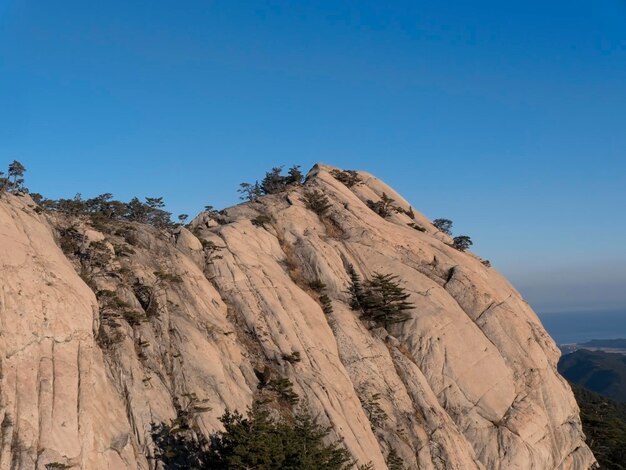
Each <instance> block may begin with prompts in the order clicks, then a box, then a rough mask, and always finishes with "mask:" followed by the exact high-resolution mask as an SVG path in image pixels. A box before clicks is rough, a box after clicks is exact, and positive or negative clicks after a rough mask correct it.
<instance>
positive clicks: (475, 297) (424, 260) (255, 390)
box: [0, 165, 595, 470]
mask: <svg viewBox="0 0 626 470" xmlns="http://www.w3.org/2000/svg"><path fill="white" fill-rule="evenodd" d="M329 170H331V168H330V167H326V166H323V165H316V166H315V167H314V168H313V170H311V172H310V173H309V175H308V177H307V180H306V183H305V186H304V187H300V186H298V187H293V188H291V189H289V190H288V191H286V192H284V193H281V194H277V195H272V196H266V197H263V198H261V199H260V200H258V201H256V202H251V203H246V204H242V205H239V206H236V207H233V208H230V209H227V210H226V212H225V213H224V214H221V215H219V216H216V215H214V214H212V215H211V214H201V215H199V216H198V217H197V218H196V219H195V220H194V221H193V222H192V224H191V226H190V229H191V230H187V229H179V230H178V231H177V233H175V234H174V235H169V234H165V233H163V232H160V231H158V230H157V229H155V228H153V227H149V226H143V225H139V224H128V223H119V222H115V223H114V222H112V223H111V226H110V227H99V228H100V230H94V229H93V227H89V226H88V224H87V222H86V221H82V220H71V219H68V218H67V217H65V216H61V215H59V214H48V215H46V214H37V213H36V212H35V211H34V210H33V206H32V202H31V201H30V200H29V199H28V198H27V197H15V196H11V195H6V196H5V197H4V198H3V199H2V200H0V371H1V376H0V380H1V381H0V421H1V422H2V426H1V428H0V432H1V437H2V439H1V444H0V445H1V447H0V469H5V468H7V469H8V468H24V469H31V468H45V464H49V463H52V462H58V463H64V464H68V465H75V466H76V467H79V468H98V469H100V468H111V469H120V468H133V469H134V468H150V467H151V466H153V465H154V461H153V460H151V459H150V455H151V454H152V450H151V449H152V443H151V439H150V429H151V423H160V422H169V421H170V420H171V419H173V418H174V417H175V408H174V403H175V402H180V403H184V402H185V400H189V396H190V394H192V393H195V394H196V396H197V397H199V398H206V399H208V400H209V403H210V405H211V407H212V409H211V410H210V411H208V412H205V413H202V414H200V415H199V417H198V420H199V424H200V427H201V429H202V430H203V431H204V432H205V433H207V434H208V433H210V432H212V431H214V430H216V429H219V428H220V423H219V420H218V418H219V416H220V415H221V414H222V413H223V412H224V410H225V409H226V408H229V409H239V410H242V411H243V410H245V408H246V407H247V406H248V405H250V404H251V402H252V400H253V399H254V398H255V397H256V396H257V395H258V394H259V393H261V392H260V391H259V387H258V385H259V374H258V372H259V371H262V370H263V369H264V368H268V369H267V370H270V371H271V373H272V374H273V376H275V377H285V378H288V379H289V380H290V381H291V382H292V383H293V391H294V392H296V393H297V394H298V395H299V397H300V399H301V400H305V401H307V402H308V403H309V405H310V406H311V408H312V410H313V411H314V412H315V413H316V414H317V415H318V417H319V419H320V420H322V421H323V422H326V423H328V424H330V425H331V426H332V427H333V430H334V433H335V435H336V436H340V437H342V438H343V439H344V443H345V446H346V448H347V449H348V450H349V451H350V452H351V453H352V454H353V456H354V457H355V458H356V459H358V461H359V462H361V463H365V462H369V461H371V462H372V463H373V465H374V467H375V468H376V469H385V468H386V465H385V456H386V455H387V454H388V453H389V451H390V449H391V448H393V449H394V450H395V451H396V452H397V454H398V455H400V456H401V457H402V458H403V459H404V462H405V466H406V467H407V468H420V469H421V468H424V469H428V468H435V469H463V470H465V469H472V468H479V469H483V468H484V469H515V468H519V469H531V468H536V469H556V468H563V469H569V468H576V469H586V468H590V467H592V466H593V465H594V462H595V460H594V458H593V455H592V453H591V451H590V450H589V449H588V448H587V446H586V445H585V443H584V437H583V435H582V431H581V425H580V419H579V416H578V408H577V406H576V403H575V401H574V398H573V395H572V393H571V390H570V388H569V387H568V385H567V383H566V382H565V381H564V380H563V379H562V378H561V377H560V376H559V375H558V373H557V372H556V362H557V360H558V357H559V352H558V350H557V348H556V347H555V345H554V342H553V341H552V339H551V338H550V337H549V336H548V335H547V334H546V332H545V331H544V329H543V327H542V326H541V324H540V322H539V320H538V319H537V316H536V315H535V313H534V312H533V311H532V310H531V309H530V307H529V306H528V305H527V304H526V302H524V300H523V299H522V298H521V297H520V295H519V294H518V293H517V292H516V291H515V289H513V287H511V285H510V284H509V283H508V282H507V281H506V280H505V279H503V278H502V277H501V276H500V275H499V274H498V273H497V272H496V271H495V270H494V269H491V268H488V267H486V266H484V265H483V264H482V263H481V260H480V259H479V258H477V257H475V256H474V255H472V254H471V253H468V252H465V253H463V252H459V251H457V250H455V249H453V248H451V247H450V246H449V244H450V242H451V240H450V239H449V237H448V236H447V235H445V234H442V233H439V232H438V231H437V229H436V228H435V227H434V226H432V225H431V223H430V222H429V221H428V220H427V219H426V218H425V217H423V216H421V215H420V214H418V213H415V214H414V218H410V217H409V216H408V215H407V214H406V213H404V211H402V212H395V211H394V212H393V213H392V214H391V215H390V216H389V217H388V218H386V219H384V218H382V217H380V216H379V215H378V214H376V213H375V212H373V211H372V210H371V209H370V208H369V207H368V206H367V204H366V201H367V200H373V201H378V200H379V199H380V198H381V196H382V194H383V192H384V193H386V194H387V195H388V196H389V197H391V198H393V199H395V204H396V206H398V207H400V208H402V209H404V210H405V211H406V212H408V209H409V204H408V203H407V202H406V201H404V199H402V197H401V196H400V195H398V194H396V193H395V192H394V191H393V190H392V189H391V188H389V187H387V186H386V185H385V184H383V183H382V182H380V181H379V180H377V179H376V178H374V177H373V176H371V175H368V174H366V173H360V176H361V178H362V180H363V183H362V184H358V185H355V186H352V187H350V188H348V187H347V186H345V185H344V184H342V183H341V182H339V181H338V180H337V179H335V178H334V177H333V176H332V175H331V173H330V172H329ZM305 189H318V190H320V191H322V192H323V193H324V194H325V195H326V196H327V197H328V198H329V200H330V203H331V204H332V207H331V208H330V209H329V210H328V211H327V213H326V214H325V215H324V216H323V217H320V216H318V215H316V214H315V213H314V212H312V211H311V210H309V209H307V207H306V205H305V203H304V202H303V199H302V195H303V191H304V190H305ZM259 215H264V216H266V217H267V218H266V220H270V222H266V223H264V224H263V225H264V227H263V226H259V225H255V224H253V223H252V222H251V221H252V220H253V219H255V218H256V217H258V216H259ZM217 218H218V219H219V220H216V219H217ZM408 224H416V225H417V226H418V227H420V228H421V230H416V229H415V228H414V227H411V226H409V225H408ZM69 226H73V228H74V230H75V232H77V233H78V234H80V239H79V240H78V241H77V243H78V245H79V249H78V251H80V246H82V247H85V246H96V245H89V243H90V242H96V243H97V246H98V249H99V250H101V251H104V252H105V254H106V256H104V258H102V259H101V260H100V261H99V262H98V263H97V264H96V263H95V261H94V260H92V259H91V258H89V259H88V260H87V261H86V260H85V259H84V258H83V259H82V262H80V263H79V260H78V259H77V257H76V256H74V255H73V254H72V250H67V249H66V251H68V252H70V255H69V257H66V256H65V255H64V253H63V252H62V251H61V249H60V248H59V247H58V245H57V242H58V240H56V241H55V237H56V238H58V234H59V233H62V231H63V229H66V228H68V227H69ZM422 230H423V231H422ZM94 259H95V258H94ZM348 265H352V266H354V268H355V270H356V271H357V273H359V274H360V276H361V277H362V278H366V279H367V278H368V277H369V276H370V275H371V274H372V273H373V272H375V271H378V272H382V273H393V274H396V275H398V276H399V279H401V283H402V286H403V287H404V288H406V290H407V291H408V292H410V294H411V298H410V301H411V302H412V303H413V304H415V308H414V309H413V310H412V311H410V319H409V320H408V321H405V322H403V323H398V324H394V325H392V326H390V327H389V328H388V331H387V330H385V329H383V328H380V327H379V328H376V327H374V326H373V325H371V324H367V323H366V322H363V321H362V320H361V319H360V318H359V316H358V314H357V313H356V312H354V311H352V310H351V309H350V307H349V298H348V295H347V294H346V290H347V288H348V285H349V278H348V275H347V274H346V267H347V266H348ZM79 274H81V275H82V278H81V276H80V275H79ZM84 280H86V281H87V282H88V283H89V284H90V286H88V285H87V284H86V283H85V282H84ZM316 282H322V283H324V284H325V286H326V288H325V293H326V294H327V295H328V297H329V298H330V300H331V304H332V312H328V313H324V312H323V310H322V306H321V303H320V299H319V297H320V295H319V293H318V292H316V291H315V290H314V289H312V288H310V287H309V285H310V284H311V283H316ZM94 292H98V293H99V295H98V298H99V303H98V300H96V296H95V295H94ZM111 293H115V300H116V301H117V305H118V311H117V312H115V313H114V314H112V313H111V309H112V307H110V306H108V307H107V305H108V304H107V305H104V304H105V303H106V302H108V301H107V300H106V298H107V297H106V296H107V295H108V296H109V297H111V295H112V294H111ZM105 294H106V295H105ZM120 305H121V307H120ZM107 309H109V310H107ZM293 352H299V353H300V360H299V361H293V360H291V361H290V360H286V359H285V357H284V356H286V355H290V354H292V353H293ZM279 401H280V398H277V402H279ZM280 406H286V405H285V404H284V403H283V404H281V405H280ZM381 416H382V418H381Z"/></svg>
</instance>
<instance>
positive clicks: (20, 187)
mask: <svg viewBox="0 0 626 470" xmlns="http://www.w3.org/2000/svg"><path fill="white" fill-rule="evenodd" d="M25 172H26V168H25V167H24V165H22V164H21V163H20V162H18V161H17V160H13V162H11V163H10V164H9V171H8V178H7V179H8V180H9V188H8V189H10V190H11V191H24V190H25V188H24V173H25Z"/></svg>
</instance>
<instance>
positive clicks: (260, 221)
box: [250, 214, 272, 229]
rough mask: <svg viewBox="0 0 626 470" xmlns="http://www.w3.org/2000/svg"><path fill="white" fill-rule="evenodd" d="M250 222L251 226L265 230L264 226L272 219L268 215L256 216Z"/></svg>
mask: <svg viewBox="0 0 626 470" xmlns="http://www.w3.org/2000/svg"><path fill="white" fill-rule="evenodd" d="M250 222H252V225H254V226H256V227H261V228H264V229H267V227H266V226H265V224H270V223H271V222H272V219H271V217H270V216H268V215H265V214H260V215H257V216H256V217H255V218H254V219H252V220H251V221H250Z"/></svg>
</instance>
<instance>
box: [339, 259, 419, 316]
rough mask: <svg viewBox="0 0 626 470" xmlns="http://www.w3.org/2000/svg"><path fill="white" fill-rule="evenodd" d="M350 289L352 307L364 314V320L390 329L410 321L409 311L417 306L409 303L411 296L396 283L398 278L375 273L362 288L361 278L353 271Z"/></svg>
mask: <svg viewBox="0 0 626 470" xmlns="http://www.w3.org/2000/svg"><path fill="white" fill-rule="evenodd" d="M348 274H349V275H350V278H351V281H352V283H351V285H350V287H349V290H348V292H349V294H350V296H351V298H350V306H351V307H352V308H353V309H354V310H358V311H360V312H361V313H362V315H363V318H364V319H366V320H370V321H373V322H375V323H376V324H378V325H380V326H384V327H385V328H388V327H389V326H390V325H392V324H394V323H401V322H403V321H406V320H408V319H409V315H408V314H407V313H406V312H407V310H412V309H413V308H414V307H415V306H414V305H413V304H412V303H410V302H409V301H408V299H409V297H410V294H409V293H408V292H406V289H404V288H403V287H401V286H400V284H399V283H398V282H397V281H396V279H398V276H394V275H392V274H381V273H377V272H375V273H374V274H373V275H372V278H371V279H370V280H368V281H367V282H366V283H365V284H364V285H363V286H361V283H360V278H359V276H358V275H357V274H356V272H354V269H352V273H350V271H348Z"/></svg>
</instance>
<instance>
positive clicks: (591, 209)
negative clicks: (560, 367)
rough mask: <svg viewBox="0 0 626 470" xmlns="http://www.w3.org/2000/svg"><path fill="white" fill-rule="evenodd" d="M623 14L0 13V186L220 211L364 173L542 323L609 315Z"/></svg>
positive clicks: (237, 9) (617, 237)
mask: <svg viewBox="0 0 626 470" xmlns="http://www.w3.org/2000/svg"><path fill="white" fill-rule="evenodd" d="M625 127H626V2H624V1H597V2H580V1H573V2H572V1H569V2H566V1H560V0H556V1H553V2H539V1H533V0H529V1H525V2H496V1H478V2H458V1H456V2H454V1H452V2H421V1H411V2H408V1H407V2H401V1H387V2H381V1H367V0H361V1H323V0H318V1H306V0H302V1H298V2H286V1H265V2H260V1H259V2H256V1H248V2H237V1H232V0H231V1H208V0H205V1H192V0H189V1H185V2H180V1H179V2H173V1H161V0H153V1H151V2H128V1H125V2H122V1H116V0H110V1H107V2H85V1H72V0H68V1H62V2H50V1H37V0H30V1H28V2H26V1H7V0H0V164H3V163H2V162H3V161H6V162H8V161H10V160H12V159H14V158H16V159H18V160H21V161H22V162H23V163H24V164H25V165H26V166H27V168H28V175H27V176H28V178H27V182H28V185H29V187H30V188H31V189H32V190H35V191H38V192H41V193H44V194H45V195H47V196H50V197H60V196H64V197H68V196H72V195H73V194H75V193H76V192H82V193H83V194H84V195H85V196H92V195H95V194H98V193H102V192H113V193H115V194H116V195H117V196H118V197H120V198H130V197H131V196H134V195H139V196H145V195H161V196H164V197H165V199H166V201H167V202H168V207H169V209H170V210H171V211H172V212H174V213H181V212H186V213H190V214H194V213H196V212H198V211H199V210H201V208H202V207H203V206H204V205H205V204H213V205H215V206H218V207H224V206H227V205H230V204H233V203H235V202H236V201H237V194H236V188H237V185H238V183H239V182H241V181H251V180H254V179H256V178H259V177H261V176H262V175H263V173H264V171H265V170H267V169H268V168H269V167H271V166H275V165H281V164H284V165H287V166H289V165H291V164H293V163H299V164H301V165H302V166H303V167H305V168H308V167H310V166H311V165H312V164H313V163H314V162H316V161H323V162H326V163H331V164H335V165H338V166H342V167H345V168H355V169H364V170H368V171H370V172H372V173H374V174H376V175H377V176H379V177H380V178H382V179H384V180H385V181H386V182H388V183H389V184H391V185H392V186H394V187H395V188H396V189H398V190H399V191H400V192H401V193H402V194H404V195H405V197H406V198H407V199H408V200H410V201H411V202H412V203H413V204H414V206H415V207H416V208H417V209H418V210H420V211H421V212H423V213H424V214H426V215H427V216H429V217H431V218H435V217H449V218H451V219H453V220H454V221H455V228H456V230H457V231H458V232H462V233H467V234H469V235H471V236H472V238H473V239H474V241H475V246H474V248H475V251H476V252H477V253H479V254H480V255H481V256H484V257H486V258H489V259H491V260H492V262H493V264H494V265H495V267H496V268H497V269H499V270H500V271H501V272H503V273H504V274H505V275H507V276H508V277H509V278H510V279H511V280H512V282H513V283H514V284H515V285H516V286H517V287H518V288H519V289H520V290H521V291H522V293H524V294H525V295H526V297H527V298H528V300H529V301H530V302H531V304H532V305H534V306H535V307H536V309H537V310H539V311H548V310H584V309H612V308H624V309H625V310H626V288H625V287H626V267H625V266H626V248H624V246H625V245H624V243H623V242H622V241H621V238H622V236H623V234H625V233H626V211H625V210H624V207H625V206H626V204H625V202H626V129H625Z"/></svg>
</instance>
